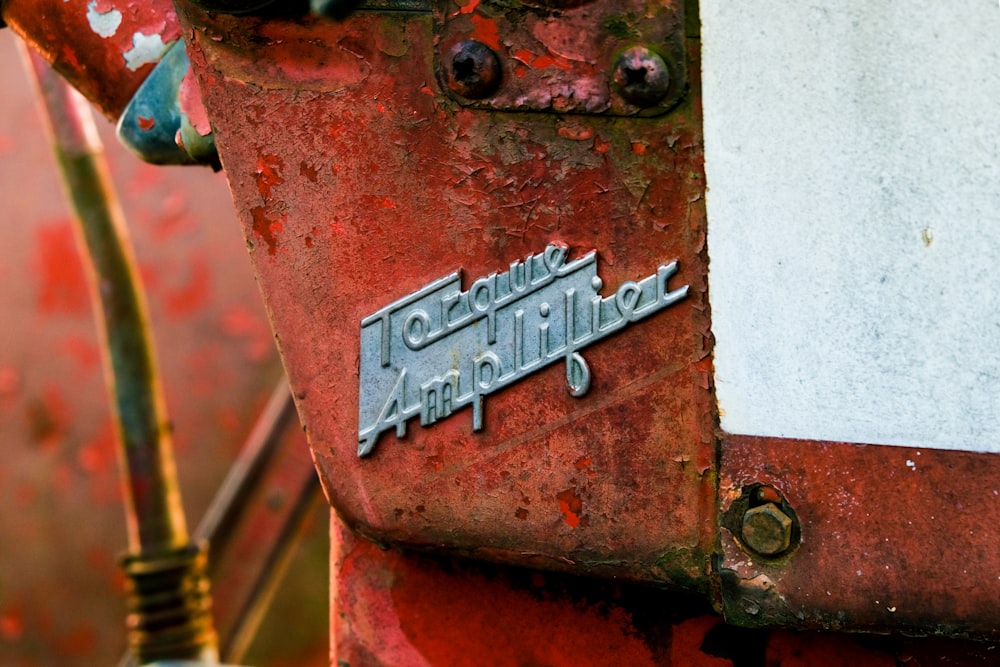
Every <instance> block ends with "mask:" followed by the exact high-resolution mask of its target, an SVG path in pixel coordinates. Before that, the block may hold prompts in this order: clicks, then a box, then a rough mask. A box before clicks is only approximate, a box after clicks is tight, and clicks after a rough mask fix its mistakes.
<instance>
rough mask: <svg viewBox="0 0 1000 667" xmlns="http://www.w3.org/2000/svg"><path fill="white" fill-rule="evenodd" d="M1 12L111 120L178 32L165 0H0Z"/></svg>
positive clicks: (174, 17) (168, 1)
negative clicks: (1, 0) (1, 1)
mask: <svg viewBox="0 0 1000 667" xmlns="http://www.w3.org/2000/svg"><path fill="white" fill-rule="evenodd" d="M2 15H3V19H4V20H5V21H6V22H7V24H8V25H9V26H10V28H11V29H13V30H14V31H15V32H17V33H18V34H19V35H21V36H22V37H23V38H24V40H25V41H26V42H28V44H30V45H31V46H32V47H33V48H34V49H36V50H37V51H38V52H39V53H41V54H42V55H43V56H44V57H45V59H46V60H47V61H48V62H49V63H51V64H52V65H53V67H54V68H55V69H56V71H57V72H59V73H60V74H61V75H62V76H63V77H65V78H66V79H67V80H68V81H70V82H71V83H72V84H73V87H74V88H76V89H77V90H79V91H80V92H81V93H83V94H84V96H85V97H86V98H87V99H89V100H90V101H91V102H92V103H93V104H94V105H95V106H97V108H98V109H100V110H101V112H102V113H104V115H105V116H107V117H108V118H111V119H116V118H118V116H119V115H120V114H121V111H122V109H124V108H125V105H126V104H128V101H129V100H130V99H131V98H132V95H133V94H134V93H135V91H136V89H137V88H138V87H139V84H141V83H142V81H143V80H144V79H145V78H146V76H147V75H148V74H149V72H150V71H151V70H152V68H153V65H154V64H155V63H156V62H157V61H159V59H160V57H161V56H162V54H163V52H164V51H165V50H166V47H167V46H168V45H170V44H171V43H172V42H173V41H174V40H176V39H178V38H179V37H180V28H179V26H178V23H177V14H176V12H175V11H174V7H173V3H172V2H170V0H141V1H140V0H4V2H3V5H2Z"/></svg>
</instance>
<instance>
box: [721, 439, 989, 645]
mask: <svg viewBox="0 0 1000 667" xmlns="http://www.w3.org/2000/svg"><path fill="white" fill-rule="evenodd" d="M758 484H766V485H770V486H773V487H774V488H775V489H777V490H778V491H780V493H781V494H782V495H783V496H784V497H785V498H786V499H787V501H788V503H789V505H790V506H791V507H793V508H794V511H795V513H796V515H797V517H798V520H799V521H800V522H801V531H802V532H801V544H799V545H798V548H797V549H794V550H793V551H791V552H789V553H788V554H787V555H780V556H779V557H777V558H767V557H761V556H759V555H756V554H753V553H748V552H747V551H746V550H745V549H744V548H743V545H742V543H741V537H740V536H739V535H738V534H737V533H736V531H735V530H734V529H733V527H732V526H733V520H734V517H732V516H731V510H732V508H734V507H736V506H738V504H739V502H740V498H741V497H742V496H743V494H744V493H746V492H747V490H748V489H751V488H752V487H753V486H754V485H758ZM720 501H721V511H722V513H723V519H722V523H723V529H722V549H723V558H722V562H721V575H722V582H723V594H724V595H723V596H724V600H725V614H726V616H727V618H728V619H729V620H731V621H733V622H736V623H739V624H742V625H752V626H786V627H798V628H823V629H850V630H872V631H879V632H884V631H889V630H895V631H901V632H906V633H908V634H919V635H933V634H943V635H952V636H963V635H966V636H971V637H992V638H996V637H997V635H998V633H1000V630H998V629H1000V611H998V608H997V605H996V603H995V602H996V600H997V599H998V597H1000V574H998V573H1000V553H998V551H997V549H996V545H997V544H998V543H1000V457H997V456H994V455H990V454H972V453H966V452H957V451H947V450H929V449H908V448H904V447H880V446H872V445H867V446H866V445H852V444H843V443H829V442H810V441H802V440H787V439H781V438H755V437H749V436H733V435H728V436H725V437H724V438H723V445H722V464H721V469H720ZM726 526H728V527H726Z"/></svg>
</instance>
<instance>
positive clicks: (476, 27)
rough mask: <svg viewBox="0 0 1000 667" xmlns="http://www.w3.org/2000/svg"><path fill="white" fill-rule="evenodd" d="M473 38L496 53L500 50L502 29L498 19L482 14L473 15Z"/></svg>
mask: <svg viewBox="0 0 1000 667" xmlns="http://www.w3.org/2000/svg"><path fill="white" fill-rule="evenodd" d="M470 18H471V19H472V37H473V38H474V39H477V40H479V41H480V42H482V43H483V44H485V45H487V46H488V47H490V48H491V49H493V50H495V51H499V50H500V27H499V26H498V25H497V22H496V19H491V18H487V17H485V16H483V15H482V14H472V16H471V17H470Z"/></svg>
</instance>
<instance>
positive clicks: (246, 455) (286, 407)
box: [194, 375, 295, 558]
mask: <svg viewBox="0 0 1000 667" xmlns="http://www.w3.org/2000/svg"><path fill="white" fill-rule="evenodd" d="M294 416H295V404H294V403H292V394H291V392H290V391H289V390H288V383H287V381H286V380H285V377H284V375H282V377H281V380H279V381H278V384H277V385H276V386H275V388H274V391H272V392H271V397H270V398H269V399H268V401H267V405H266V406H264V410H263V411H262V412H261V413H260V416H258V417H257V421H256V422H254V426H253V429H252V430H251V431H250V435H249V436H247V439H246V441H245V442H244V443H243V447H242V448H241V449H240V453H239V455H237V457H236V460H235V461H234V462H233V465H232V466H231V467H230V468H229V472H228V473H226V478H225V479H224V480H223V481H222V485H221V486H220V487H219V490H218V491H216V493H215V496H214V497H213V498H212V503H211V504H210V505H209V506H208V509H207V510H205V515H204V516H203V517H202V519H201V521H200V522H199V523H198V527H197V528H196V529H195V531H194V532H195V537H196V538H197V539H198V540H206V541H208V542H209V543H210V544H211V545H212V553H213V554H215V555H216V558H218V556H219V555H220V554H222V553H225V551H226V547H227V545H228V541H229V536H230V534H231V532H232V529H233V527H234V525H235V524H236V523H237V522H238V521H239V519H240V517H241V516H242V514H243V512H242V510H243V508H244V506H245V505H246V501H247V499H248V498H249V497H250V496H251V495H253V492H254V490H255V489H256V488H257V487H258V485H259V482H260V478H261V475H262V473H263V472H264V470H265V468H266V467H267V464H268V462H269V461H270V460H271V458H272V456H273V454H274V452H275V450H277V449H278V446H279V445H280V444H281V436H282V433H283V431H284V429H285V427H286V426H287V425H288V422H289V421H290V420H291V419H292V418H293V417H294Z"/></svg>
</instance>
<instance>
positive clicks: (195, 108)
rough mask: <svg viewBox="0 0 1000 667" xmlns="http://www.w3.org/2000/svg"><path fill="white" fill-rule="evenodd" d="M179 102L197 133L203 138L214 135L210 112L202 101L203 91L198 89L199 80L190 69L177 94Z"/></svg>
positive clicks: (182, 111)
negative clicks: (209, 117)
mask: <svg viewBox="0 0 1000 667" xmlns="http://www.w3.org/2000/svg"><path fill="white" fill-rule="evenodd" d="M177 100H178V102H179V104H180V109H181V113H183V114H184V115H185V116H187V119H188V122H189V123H191V126H192V127H194V129H195V131H196V132H197V133H198V134H200V135H201V136H203V137H207V136H208V135H209V134H211V133H212V124H211V122H210V121H209V119H208V112H207V111H205V105H204V104H202V101H201V89H200V88H199V87H198V79H197V78H195V76H194V74H193V73H192V72H191V70H190V69H189V70H188V71H187V73H186V74H185V75H184V78H183V79H182V80H181V87H180V90H179V91H178V92H177Z"/></svg>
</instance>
